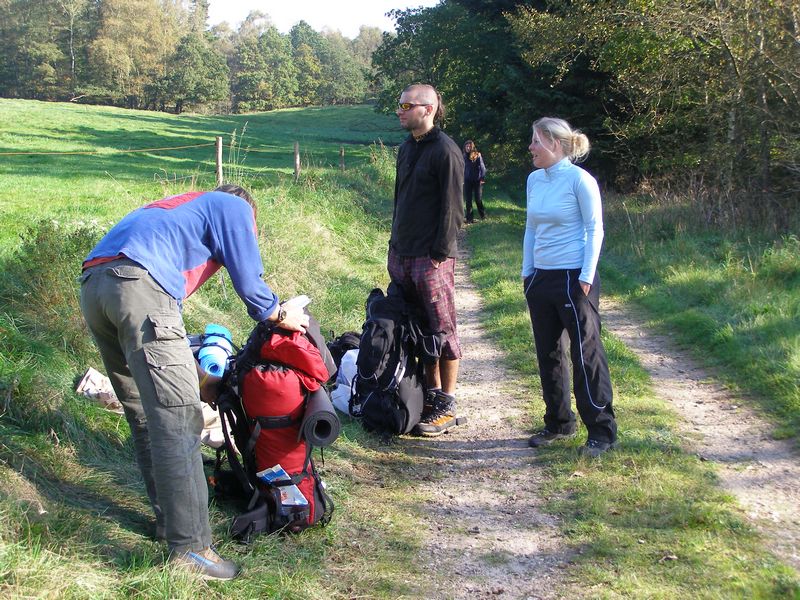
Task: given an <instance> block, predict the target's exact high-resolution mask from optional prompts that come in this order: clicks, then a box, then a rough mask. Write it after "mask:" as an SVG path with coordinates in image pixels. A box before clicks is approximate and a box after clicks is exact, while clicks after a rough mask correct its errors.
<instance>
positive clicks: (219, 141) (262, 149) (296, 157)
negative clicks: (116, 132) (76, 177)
mask: <svg viewBox="0 0 800 600" xmlns="http://www.w3.org/2000/svg"><path fill="white" fill-rule="evenodd" d="M210 146H216V164H217V169H216V175H217V183H218V184H221V183H222V169H223V160H222V150H223V149H224V148H225V147H227V148H228V150H229V151H234V150H235V151H240V152H244V153H245V154H246V153H248V152H264V153H267V152H269V153H273V152H275V150H276V148H275V147H269V146H261V147H253V146H247V147H243V146H237V145H235V144H227V145H226V144H224V143H223V142H222V138H221V137H217V138H216V141H215V142H208V143H205V144H190V145H186V146H168V147H161V148H128V149H121V148H104V149H103V150H65V151H47V152H38V151H25V152H0V156H69V155H73V156H74V155H104V154H136V153H151V154H152V153H156V152H169V151H173V150H187V149H190V148H206V147H210ZM344 156H345V153H344V146H339V168H340V169H341V170H342V171H344V170H345V160H344ZM300 170H301V161H300V144H299V142H295V143H294V179H295V181H297V180H298V179H299V177H300ZM208 174H210V173H209V172H206V173H200V174H197V173H195V174H193V175H187V176H185V177H168V178H165V179H169V180H171V181H184V180H186V179H193V178H197V177H198V175H208Z"/></svg>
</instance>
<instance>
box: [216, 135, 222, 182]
mask: <svg viewBox="0 0 800 600" xmlns="http://www.w3.org/2000/svg"><path fill="white" fill-rule="evenodd" d="M221 185H222V136H218V137H217V187H219V186H221Z"/></svg>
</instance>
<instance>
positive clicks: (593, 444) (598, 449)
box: [578, 439, 617, 458]
mask: <svg viewBox="0 0 800 600" xmlns="http://www.w3.org/2000/svg"><path fill="white" fill-rule="evenodd" d="M616 446H617V445H616V444H615V443H614V442H601V441H600V440H592V439H588V440H586V444H585V445H584V446H581V447H580V448H579V449H578V452H579V453H580V455H581V456H588V457H590V458H597V457H598V456H600V455H601V454H603V453H604V452H608V451H609V450H613V449H614V448H616Z"/></svg>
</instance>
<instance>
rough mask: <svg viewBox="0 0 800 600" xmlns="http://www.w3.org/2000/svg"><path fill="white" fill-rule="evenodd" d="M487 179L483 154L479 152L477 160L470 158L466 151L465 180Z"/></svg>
mask: <svg viewBox="0 0 800 600" xmlns="http://www.w3.org/2000/svg"><path fill="white" fill-rule="evenodd" d="M484 179H486V165H485V164H483V156H481V153H480V152H478V157H477V158H476V159H475V160H470V158H469V154H467V153H466V152H465V153H464V181H472V182H476V181H483V180H484Z"/></svg>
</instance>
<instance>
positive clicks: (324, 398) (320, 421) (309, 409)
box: [297, 387, 341, 448]
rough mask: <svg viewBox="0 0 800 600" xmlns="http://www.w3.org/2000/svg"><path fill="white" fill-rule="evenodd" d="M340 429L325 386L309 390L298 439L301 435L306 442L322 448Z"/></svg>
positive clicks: (337, 435)
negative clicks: (312, 390)
mask: <svg viewBox="0 0 800 600" xmlns="http://www.w3.org/2000/svg"><path fill="white" fill-rule="evenodd" d="M340 429H341V423H339V417H337V416H336V410H335V409H334V408H333V403H332V402H331V399H330V397H329V396H328V392H327V391H326V390H325V388H324V387H320V388H319V389H318V390H316V391H314V392H309V395H308V403H307V404H306V411H305V414H304V415H303V421H302V422H301V423H300V433H299V435H298V437H297V439H298V441H299V440H300V438H301V437H302V438H303V439H305V441H306V443H308V444H311V445H312V446H317V447H318V448H324V447H325V446H330V445H331V444H332V443H333V442H334V441H335V440H336V438H337V437H339V430H340Z"/></svg>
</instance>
